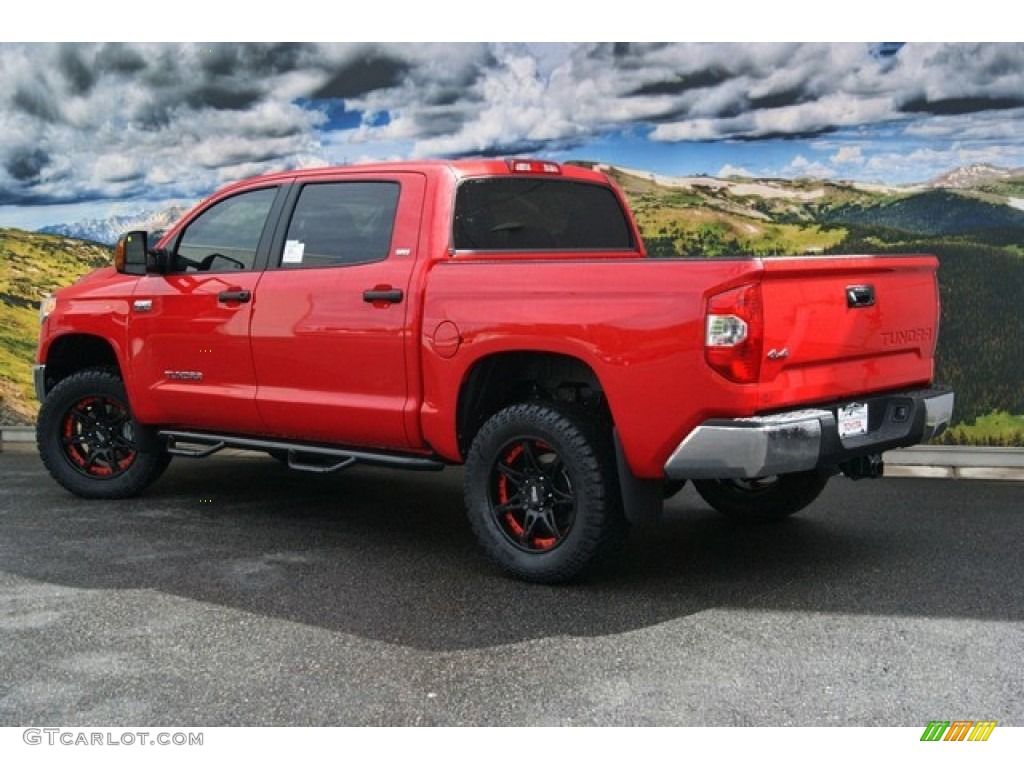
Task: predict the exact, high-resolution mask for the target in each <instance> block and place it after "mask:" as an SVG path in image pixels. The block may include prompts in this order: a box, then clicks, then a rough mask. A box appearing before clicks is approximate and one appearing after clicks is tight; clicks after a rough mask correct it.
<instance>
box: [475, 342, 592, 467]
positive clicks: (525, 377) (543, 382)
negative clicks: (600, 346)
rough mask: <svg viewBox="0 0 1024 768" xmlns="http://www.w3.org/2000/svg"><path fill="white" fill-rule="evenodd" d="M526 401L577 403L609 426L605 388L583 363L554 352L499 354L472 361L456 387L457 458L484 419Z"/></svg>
mask: <svg viewBox="0 0 1024 768" xmlns="http://www.w3.org/2000/svg"><path fill="white" fill-rule="evenodd" d="M528 400H550V401H556V402H568V403H578V404H580V405H583V406H584V407H587V408H590V409H593V410H594V412H595V413H596V414H599V415H600V416H601V417H602V418H605V419H607V421H608V424H609V425H610V424H611V413H610V411H609V409H608V405H607V401H606V399H605V395H604V387H603V386H602V384H601V381H600V379H599V378H598V376H597V373H596V372H595V371H594V369H593V368H591V367H590V365H588V364H587V363H586V362H585V361H583V360H581V359H580V358H578V357H573V356H572V355H565V354H560V353H556V352H542V351H535V350H517V351H509V352H497V353H494V354H491V355H488V356H486V357H483V358H481V359H479V360H477V361H476V362H474V363H473V365H472V366H471V367H470V369H469V370H468V371H467V372H466V375H465V377H464V378H463V382H462V386H461V387H460V388H459V397H458V404H457V406H456V424H455V429H456V435H457V438H458V445H459V451H460V453H461V454H462V455H463V456H465V455H466V453H467V452H468V450H469V446H470V445H471V444H472V442H473V438H474V437H475V436H476V433H477V432H478V431H479V429H480V427H481V426H483V424H484V423H485V422H486V421H487V419H489V418H490V417H491V416H493V415H494V414H495V413H497V412H498V411H500V410H501V409H502V408H504V407H506V406H508V405H512V404H514V403H517V402H524V401H528Z"/></svg>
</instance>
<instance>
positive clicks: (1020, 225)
mask: <svg viewBox="0 0 1024 768" xmlns="http://www.w3.org/2000/svg"><path fill="white" fill-rule="evenodd" d="M820 218H821V220H822V221H825V222H831V223H835V224H860V225H862V226H871V227H885V228H886V229H898V230H902V231H904V232H913V233H915V234H919V235H956V234H963V233H968V232H984V231H987V230H1006V229H1018V230H1020V229H1024V211H1020V210H1017V209H1016V208H1011V207H1010V206H1008V205H1003V204H998V203H994V202H989V201H987V200H984V199H981V198H979V197H977V196H974V195H965V194H961V193H958V192H950V191H948V190H933V191H929V192H923V193H920V194H916V195H910V196H907V197H902V198H898V199H896V200H890V201H886V202H881V203H875V204H867V205H864V204H861V203H856V202H854V203H846V204H843V205H839V206H836V207H834V208H832V209H830V210H828V211H825V212H823V214H822V215H821V216H820Z"/></svg>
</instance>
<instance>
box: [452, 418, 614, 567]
mask: <svg viewBox="0 0 1024 768" xmlns="http://www.w3.org/2000/svg"><path fill="white" fill-rule="evenodd" d="M465 494H466V507H467V510H468V513H469V520H470V524H471V525H472V527H473V532H474V533H475V534H476V537H477V539H478V540H479V542H480V544H481V545H482V546H483V548H484V550H485V551H486V552H487V553H488V555H490V557H491V558H492V559H493V560H495V561H496V562H497V563H498V564H499V565H500V566H501V567H502V568H504V569H505V570H506V571H508V572H509V573H511V574H512V575H514V576H517V577H518V578H521V579H524V580H526V581H534V582H540V583H547V584H554V583H559V582H565V581H570V580H573V579H576V578H578V577H580V576H582V575H584V574H586V573H588V572H591V571H593V570H594V569H596V568H597V567H599V566H600V565H601V564H603V563H604V562H606V561H607V560H608V558H609V557H611V556H612V555H613V554H614V553H615V552H616V551H617V550H618V549H619V548H620V547H621V545H622V542H623V541H624V539H625V536H626V532H627V524H626V521H625V518H624V516H623V514H622V505H621V499H620V496H619V492H618V486H617V480H616V474H615V459H614V453H613V450H612V446H611V440H610V437H609V432H608V430H607V429H605V428H603V427H602V425H601V424H600V422H599V420H598V419H596V418H593V419H592V418H590V416H589V414H587V413H586V412H583V411H581V410H577V409H574V408H570V407H568V406H563V405H560V404H555V403H524V404H520V405H513V406H510V407H508V408H505V409H504V410H502V411H499V412H498V413H497V414H495V415H494V416H492V417H491V418H490V419H489V420H488V421H487V422H486V423H485V424H484V426H483V427H482V428H481V429H480V431H479V433H477V436H476V439H475V440H474V441H473V445H472V448H471V449H470V452H469V456H468V457H467V460H466V475H465Z"/></svg>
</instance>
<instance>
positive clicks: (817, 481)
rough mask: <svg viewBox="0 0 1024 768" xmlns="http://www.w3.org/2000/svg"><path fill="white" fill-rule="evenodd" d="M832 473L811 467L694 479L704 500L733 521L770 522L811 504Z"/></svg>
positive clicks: (694, 483)
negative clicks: (780, 472) (742, 477)
mask: <svg viewBox="0 0 1024 768" xmlns="http://www.w3.org/2000/svg"><path fill="white" fill-rule="evenodd" d="M830 476H831V474H830V473H829V472H825V471H819V470H810V471H808V472H794V473H792V474H786V475H773V476H771V477H756V478H751V479H749V480H694V481H693V486H694V488H696V489H697V493H699V494H700V495H701V496H702V497H703V499H704V501H706V502H707V503H708V504H710V505H711V506H712V507H714V508H715V509H716V510H717V511H718V512H721V513H722V514H723V515H725V516H726V517H729V518H732V519H733V520H740V521H742V522H752V523H766V522H774V521H776V520H782V519H784V518H787V517H789V516H790V515H793V514H796V513H797V512H799V511H800V510H802V509H804V508H805V507H807V506H808V505H809V504H811V503H812V502H813V501H814V500H815V499H817V498H818V496H819V495H821V492H822V491H823V490H825V485H826V484H827V483H828V479H829V477H830Z"/></svg>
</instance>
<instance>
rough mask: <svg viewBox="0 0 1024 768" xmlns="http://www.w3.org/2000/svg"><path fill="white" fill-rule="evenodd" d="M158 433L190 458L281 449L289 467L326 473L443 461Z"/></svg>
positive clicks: (438, 466) (174, 451)
mask: <svg viewBox="0 0 1024 768" xmlns="http://www.w3.org/2000/svg"><path fill="white" fill-rule="evenodd" d="M159 435H160V437H161V438H163V440H164V441H165V442H166V445H167V452H168V453H169V454H171V455H172V456H185V457H187V458H190V459H205V458H206V457H207V456H212V455H213V454H215V453H217V452H218V451H222V450H224V449H225V448H240V449H242V450H249V451H266V452H270V451H280V452H281V453H286V454H287V455H288V467H289V468H290V469H297V470H300V471H303V472H317V473H321V474H323V473H328V472H338V471H340V470H342V469H348V468H349V467H351V466H353V465H355V464H372V465H375V466H379V467H392V468H394V469H417V470H426V471H433V472H437V471H439V470H442V469H444V466H445V465H444V464H443V463H442V462H440V461H437V460H436V459H428V458H424V457H422V456H407V455H405V454H400V453H399V454H392V453H383V452H379V453H378V452H375V451H356V450H351V449H349V448H333V447H330V446H325V445H317V444H315V443H293V442H287V441H284V440H263V439H260V438H254V437H236V436H234V435H216V434H209V433H206V432H179V431H177V430H169V429H164V430H160V432H159ZM313 456H315V457H318V458H323V459H328V460H329V461H327V462H324V463H323V464H319V463H312V462H309V461H303V460H301V459H304V458H308V457H313Z"/></svg>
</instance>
